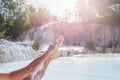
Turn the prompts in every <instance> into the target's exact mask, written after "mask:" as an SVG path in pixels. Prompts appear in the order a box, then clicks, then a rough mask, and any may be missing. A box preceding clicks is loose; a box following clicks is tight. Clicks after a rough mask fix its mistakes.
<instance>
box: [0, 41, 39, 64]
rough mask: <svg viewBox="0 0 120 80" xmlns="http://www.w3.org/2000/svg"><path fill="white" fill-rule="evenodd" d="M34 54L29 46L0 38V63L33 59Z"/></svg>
mask: <svg viewBox="0 0 120 80" xmlns="http://www.w3.org/2000/svg"><path fill="white" fill-rule="evenodd" d="M36 56H37V54H36V53H35V51H34V50H33V49H32V47H30V46H27V45H26V46H25V45H22V43H21V44H20V43H17V42H10V41H7V40H4V39H0V63H5V62H13V61H20V60H27V59H33V58H35V57H36Z"/></svg>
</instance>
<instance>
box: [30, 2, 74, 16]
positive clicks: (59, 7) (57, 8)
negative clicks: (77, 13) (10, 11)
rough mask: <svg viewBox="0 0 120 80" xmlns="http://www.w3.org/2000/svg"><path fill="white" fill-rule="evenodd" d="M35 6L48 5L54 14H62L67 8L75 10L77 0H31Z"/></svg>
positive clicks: (71, 10)
mask: <svg viewBox="0 0 120 80" xmlns="http://www.w3.org/2000/svg"><path fill="white" fill-rule="evenodd" d="M29 2H30V3H32V4H33V5H34V6H35V7H37V8H39V7H41V6H42V7H46V8H47V9H49V10H50V11H51V12H52V13H53V14H56V15H58V16H62V15H63V14H64V12H65V10H68V11H70V12H72V13H73V12H74V10H75V7H74V6H75V3H76V0H29Z"/></svg>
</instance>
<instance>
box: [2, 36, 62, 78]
mask: <svg viewBox="0 0 120 80" xmlns="http://www.w3.org/2000/svg"><path fill="white" fill-rule="evenodd" d="M63 40H64V38H63V37H62V36H60V37H59V42H58V43H57V44H56V45H52V46H50V47H49V48H48V50H47V51H46V52H45V53H44V54H43V55H42V56H41V57H38V58H37V59H35V60H33V61H32V62H31V63H30V64H29V65H28V66H26V67H25V68H22V69H20V70H17V71H13V72H11V73H9V79H4V80H23V79H24V78H26V77H28V76H29V75H31V74H32V73H33V72H34V71H35V70H36V68H37V67H38V66H39V65H40V64H42V63H43V62H44V61H46V60H47V59H48V58H49V56H51V55H52V54H54V53H55V52H56V51H57V50H58V49H59V47H61V46H62V44H63ZM0 75H3V74H2V73H1V74H0ZM7 75H8V74H6V77H8V76H7ZM0 80H1V79H0Z"/></svg>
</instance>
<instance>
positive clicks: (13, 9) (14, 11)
mask: <svg viewBox="0 0 120 80" xmlns="http://www.w3.org/2000/svg"><path fill="white" fill-rule="evenodd" d="M55 20H57V17H56V16H54V15H52V14H51V13H50V11H48V10H47V9H45V8H40V9H38V10H37V9H35V7H34V6H32V5H28V4H27V3H26V0H0V32H1V33H4V36H5V37H7V38H10V39H16V38H17V37H19V35H21V34H22V32H24V31H27V30H28V29H29V28H31V27H34V26H41V25H42V24H44V23H47V22H49V21H55ZM1 35H3V34H1Z"/></svg>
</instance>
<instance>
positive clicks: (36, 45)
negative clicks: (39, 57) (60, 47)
mask: <svg viewBox="0 0 120 80" xmlns="http://www.w3.org/2000/svg"><path fill="white" fill-rule="evenodd" d="M40 47H41V40H40V39H36V40H34V43H33V45H32V48H33V49H34V50H36V51H37V50H39V49H40Z"/></svg>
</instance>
